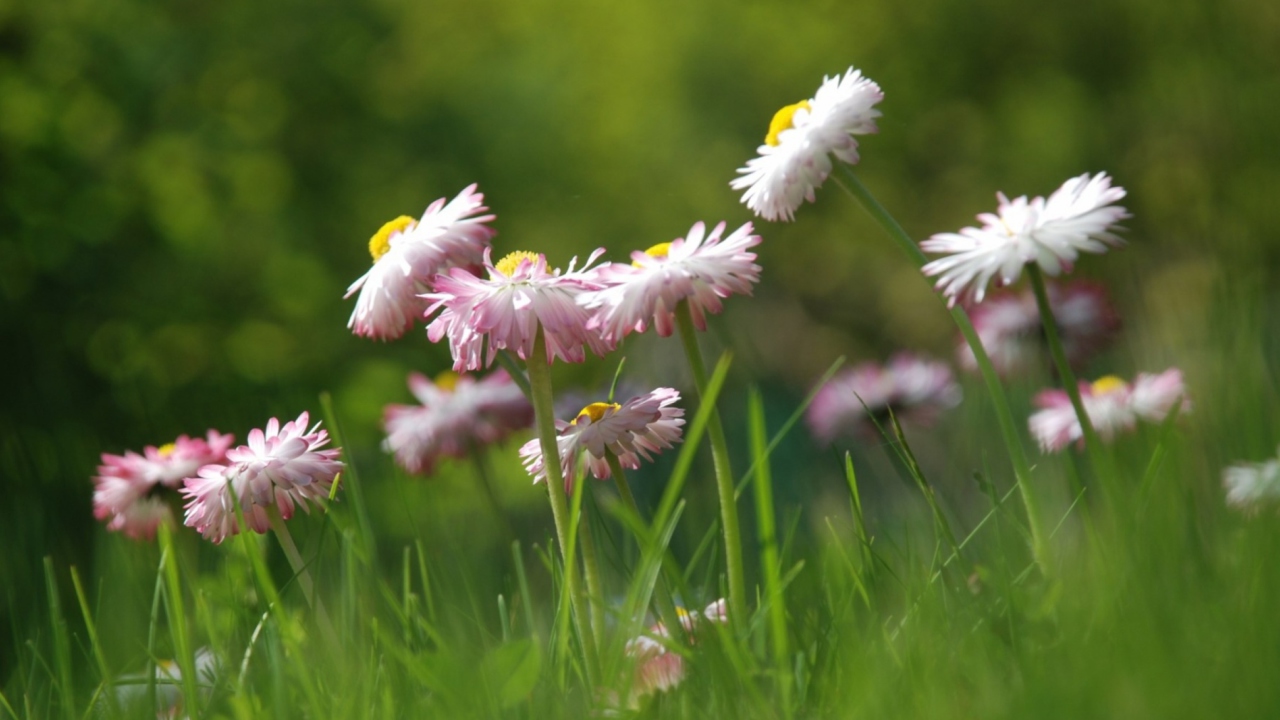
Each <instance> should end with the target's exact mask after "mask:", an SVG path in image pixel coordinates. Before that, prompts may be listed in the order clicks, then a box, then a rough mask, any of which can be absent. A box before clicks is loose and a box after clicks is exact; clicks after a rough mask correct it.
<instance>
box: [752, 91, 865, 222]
mask: <svg viewBox="0 0 1280 720" xmlns="http://www.w3.org/2000/svg"><path fill="white" fill-rule="evenodd" d="M883 99H884V93H882V92H881V91H880V86H879V85H877V84H875V83H874V82H872V81H871V80H868V79H867V78H865V77H863V76H862V73H861V72H860V71H858V70H856V69H854V68H849V70H848V71H846V72H845V74H844V75H843V76H840V75H833V76H831V77H823V79H822V86H821V87H819V88H818V92H817V93H815V94H814V96H813V97H812V98H810V99H808V100H801V101H800V102H798V103H796V104H794V105H788V106H786V107H784V108H782V109H781V110H779V111H778V112H777V113H775V114H774V116H773V120H772V121H771V122H770V123H769V132H768V134H767V135H765V138H764V144H763V145H761V146H760V147H759V148H758V150H757V152H759V155H758V156H757V157H754V158H752V159H751V160H748V161H747V165H746V167H744V168H740V169H739V170H738V173H739V177H736V178H734V179H733V181H732V182H730V183H729V185H730V187H732V188H733V189H735V190H744V189H745V190H746V192H744V193H743V194H742V202H743V203H744V204H745V205H746V206H747V207H748V208H750V209H751V211H752V212H754V213H755V214H756V215H759V216H760V217H763V218H764V219H766V220H792V219H794V218H795V212H796V210H797V209H798V208H799V207H800V205H802V204H803V203H804V201H805V200H808V201H809V202H813V201H814V194H813V191H814V190H815V189H816V188H818V187H821V186H822V183H823V182H825V181H826V179H827V176H828V175H830V174H831V158H830V156H831V155H835V156H836V159H837V160H840V161H842V162H846V163H849V164H850V165H856V164H857V163H858V141H857V140H856V139H854V137H853V136H854V135H867V134H871V133H875V132H878V131H879V128H877V127H876V118H878V117H880V111H879V110H876V109H875V105H876V103H878V102H880V101H881V100H883Z"/></svg>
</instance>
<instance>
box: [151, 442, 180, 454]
mask: <svg viewBox="0 0 1280 720" xmlns="http://www.w3.org/2000/svg"><path fill="white" fill-rule="evenodd" d="M177 449H178V446H177V445H174V444H173V443H167V444H165V445H161V446H160V447H158V448H156V452H159V453H160V457H169V456H170V455H172V454H173V451H174V450H177Z"/></svg>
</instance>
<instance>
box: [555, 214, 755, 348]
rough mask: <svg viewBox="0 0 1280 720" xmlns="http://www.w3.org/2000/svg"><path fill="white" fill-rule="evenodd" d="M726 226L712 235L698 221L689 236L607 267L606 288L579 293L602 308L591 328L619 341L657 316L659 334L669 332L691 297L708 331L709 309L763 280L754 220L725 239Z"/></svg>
mask: <svg viewBox="0 0 1280 720" xmlns="http://www.w3.org/2000/svg"><path fill="white" fill-rule="evenodd" d="M724 229H725V224H724V223H720V224H719V225H716V226H715V228H714V229H712V231H711V234H710V235H707V232H706V230H707V229H706V226H705V225H703V224H702V223H701V222H697V223H694V225H693V227H692V228H690V229H689V233H688V235H687V236H686V237H683V238H676V239H675V240H673V241H671V242H664V243H660V244H658V245H654V246H653V247H651V248H649V249H648V250H645V251H644V252H640V251H636V252H633V253H631V264H630V265H622V264H618V263H613V264H610V265H604V266H602V267H601V268H600V270H599V277H600V279H601V281H602V282H604V283H605V284H606V287H605V289H603V290H600V291H597V292H592V293H586V294H584V295H582V296H580V298H579V302H581V303H582V304H583V305H585V306H586V307H588V308H591V309H593V310H595V312H596V314H595V316H594V317H592V318H591V327H593V328H600V329H601V331H602V332H603V333H604V335H605V337H606V338H608V339H609V341H610V342H611V343H614V344H617V343H618V342H621V340H622V338H623V337H624V336H625V335H626V334H627V333H630V332H632V331H635V332H644V330H645V328H646V327H647V326H648V323H649V320H650V319H652V320H653V324H654V327H655V328H656V329H657V331H658V334H659V335H661V336H662V337H667V336H669V335H671V332H672V330H673V328H674V327H675V326H674V323H675V311H676V308H677V307H678V306H679V304H680V303H681V302H682V301H687V302H688V303H689V311H690V314H691V316H692V317H693V324H694V325H695V326H697V328H698V329H699V330H706V329H707V318H706V314H707V313H708V312H710V313H712V314H715V313H719V312H720V310H721V308H722V307H723V303H722V302H721V300H722V299H723V298H727V297H729V296H730V295H733V294H735V293H736V294H738V295H750V294H751V285H752V284H753V283H756V282H759V280H760V266H759V265H756V264H755V259H756V255H755V253H752V252H747V250H748V248H752V247H755V246H756V245H759V244H760V236H759V235H753V234H752V233H751V229H752V228H751V223H746V224H745V225H743V226H742V227H740V228H738V229H737V230H734V231H733V233H732V234H730V235H729V237H727V238H724V239H723V240H721V238H720V236H721V234H722V233H723V232H724Z"/></svg>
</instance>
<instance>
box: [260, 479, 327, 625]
mask: <svg viewBox="0 0 1280 720" xmlns="http://www.w3.org/2000/svg"><path fill="white" fill-rule="evenodd" d="M267 521H268V522H269V523H271V531H272V532H274V533H275V535H276V539H277V540H279V541H280V547H281V548H283V549H284V556H285V557H286V558H288V559H289V566H290V567H292V568H293V574H294V576H296V577H297V578H298V586H299V587H301V588H302V596H303V597H305V598H306V599H307V604H308V605H310V606H311V609H312V610H314V611H315V613H316V619H317V620H318V622H319V624H320V632H321V633H322V634H323V635H324V636H325V640H327V641H328V642H329V643H330V644H331V645H332V646H333V647H335V648H337V647H341V644H340V643H339V642H338V633H337V632H335V631H334V629H333V622H332V621H331V620H329V613H328V612H327V611H326V610H325V609H324V602H323V601H322V600H320V598H319V597H318V596H317V595H316V587H315V583H314V582H312V580H311V571H310V570H308V569H307V563H306V561H304V560H303V559H302V553H300V552H298V546H297V545H296V544H294V542H293V535H292V534H290V532H289V526H288V525H286V524H285V522H284V518H283V517H281V516H280V508H278V507H276V506H275V505H274V504H272V505H268V506H267Z"/></svg>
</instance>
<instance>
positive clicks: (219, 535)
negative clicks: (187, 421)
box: [182, 412, 343, 543]
mask: <svg viewBox="0 0 1280 720" xmlns="http://www.w3.org/2000/svg"><path fill="white" fill-rule="evenodd" d="M309 420H310V417H309V416H308V414H307V413H305V412H304V413H302V414H301V415H299V416H298V419H297V420H293V421H291V422H287V423H285V424H284V426H283V427H281V425H280V421H279V420H277V419H275V418H271V420H270V421H269V422H267V427H266V430H265V431H264V430H259V429H257V428H254V429H253V430H251V431H249V444H248V445H241V446H240V447H237V448H234V449H232V450H229V451H228V452H227V458H226V461H225V464H217V463H215V464H211V465H205V466H204V467H202V468H200V471H199V474H198V476H197V477H191V478H187V480H186V488H185V489H184V490H183V491H182V494H183V496H185V497H186V498H187V500H188V502H187V505H186V510H187V513H186V524H187V525H188V526H190V527H193V528H195V529H196V530H198V531H200V533H201V534H202V535H204V536H205V537H206V538H208V539H210V540H212V541H213V542H215V543H220V542H222V541H223V539H224V538H226V537H227V536H229V535H235V534H236V533H238V532H240V527H239V524H238V523H237V522H236V511H235V504H236V503H239V505H240V508H241V510H242V511H243V513H244V518H245V522H247V523H248V524H249V527H251V528H253V530H254V531H255V532H258V533H265V532H266V531H267V528H268V527H269V526H270V523H269V520H268V516H267V508H268V507H269V506H271V505H275V506H277V507H278V508H279V511H280V516H281V517H283V518H284V519H286V520H287V519H289V518H291V517H293V510H294V505H295V504H296V505H301V506H302V509H303V510H305V511H308V512H309V511H310V510H309V508H308V506H307V501H308V500H310V501H312V502H318V501H319V500H320V499H322V498H325V497H327V496H328V495H329V488H330V487H331V486H332V485H333V482H334V479H335V478H336V477H337V475H338V473H339V472H341V471H342V467H343V465H342V462H341V461H340V460H338V456H339V454H341V450H339V449H338V448H330V449H328V450H321V449H320V448H322V447H324V446H325V445H327V444H329V433H327V432H325V431H324V430H321V429H320V423H316V424H315V426H314V427H311V428H310V429H308V428H307V423H308V421H309ZM233 493H234V496H233V495H232V494H233Z"/></svg>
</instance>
